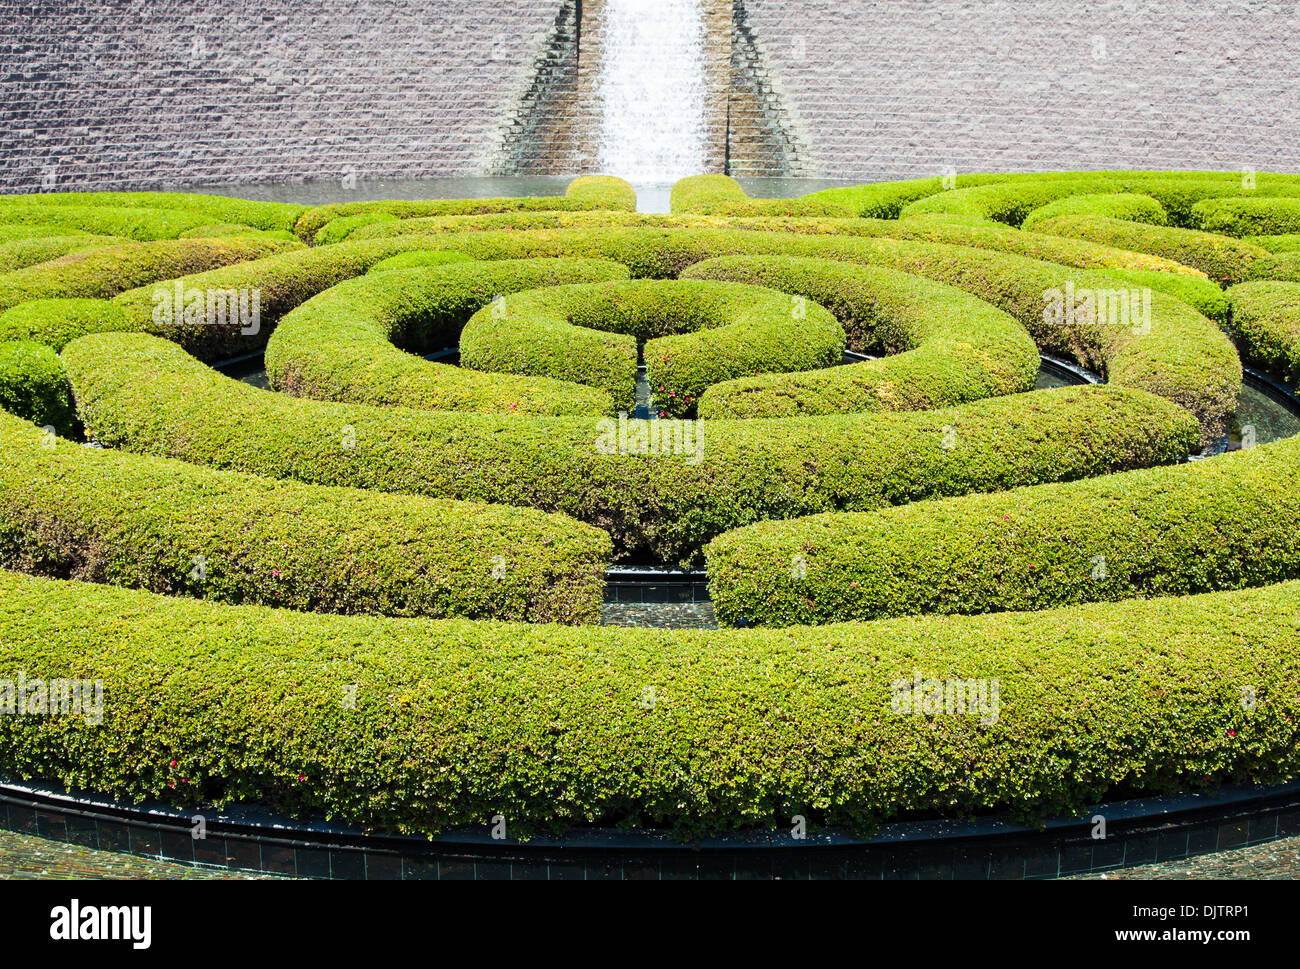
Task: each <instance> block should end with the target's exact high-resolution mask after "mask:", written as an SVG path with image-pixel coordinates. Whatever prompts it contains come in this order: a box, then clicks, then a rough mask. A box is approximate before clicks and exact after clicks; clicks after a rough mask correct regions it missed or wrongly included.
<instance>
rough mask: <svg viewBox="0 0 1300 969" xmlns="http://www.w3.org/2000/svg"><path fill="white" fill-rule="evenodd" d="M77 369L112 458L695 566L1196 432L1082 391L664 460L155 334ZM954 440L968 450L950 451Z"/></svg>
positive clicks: (839, 423)
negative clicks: (325, 380)
mask: <svg viewBox="0 0 1300 969" xmlns="http://www.w3.org/2000/svg"><path fill="white" fill-rule="evenodd" d="M63 361H64V365H65V367H66V368H67V370H68V375H69V379H70V380H71V382H72V386H73V390H74V392H75V394H76V399H77V405H78V408H79V411H80V414H81V417H82V420H83V421H84V422H85V423H86V426H87V429H88V430H89V431H90V432H91V433H92V434H93V435H94V437H95V438H96V439H97V440H98V441H100V442H101V443H102V444H104V445H105V446H108V447H120V448H123V449H127V450H131V451H135V452H139V453H145V454H153V455H157V456H162V457H173V458H180V459H182V460H186V461H190V462H191V463H194V464H203V465H209V466H214V467H219V468H224V469H230V470H238V471H247V472H252V473H254V474H261V475H265V476H268V477H275V478H292V479H296V480H300V481H306V482H310V483H315V484H329V485H336V486H346V487H358V488H369V489H373V490H379V491H392V492H401V493H409V494H422V495H427V496H431V497H443V498H459V499H465V500H472V501H486V502H492V503H499V504H510V505H526V506H530V507H535V508H539V509H541V510H544V511H560V512H564V513H566V514H568V515H571V516H572V517H574V518H577V519H579V520H581V521H587V522H590V523H592V524H596V525H599V526H600V527H601V528H603V529H605V530H606V531H608V532H609V533H610V535H611V537H612V538H613V540H614V545H615V550H616V551H617V552H620V553H631V552H635V551H638V550H642V549H644V550H649V551H651V552H653V553H654V554H655V555H656V556H657V557H658V558H659V559H660V560H661V561H683V562H688V561H691V560H693V559H694V558H695V557H696V555H697V554H698V550H699V549H700V548H702V547H703V545H704V544H705V543H706V542H707V541H708V540H709V539H711V538H713V537H714V536H715V535H718V534H720V533H722V532H724V531H727V530H729V529H731V528H735V527H738V526H740V525H745V524H749V523H751V522H755V521H761V520H763V519H766V518H791V517H796V516H799V515H808V514H813V513H816V512H823V511H833V510H837V509H847V510H863V509H867V508H877V507H880V506H882V505H887V504H896V503H901V502H907V501H916V500H919V499H922V498H927V497H937V496H940V495H954V494H965V493H968V492H972V491H989V490H996V489H1001V488H1008V487H1016V486H1019V485H1023V484H1031V483H1038V482H1044V481H1061V480H1069V479H1072V478H1077V477H1082V476H1088V475H1096V474H1107V473H1111V472H1114V471H1118V470H1123V469H1127V468H1133V467H1143V466H1146V465H1150V464H1158V463H1167V462H1170V461H1177V460H1180V459H1181V458H1183V457H1185V456H1186V454H1187V453H1188V451H1189V450H1190V449H1191V448H1192V447H1193V446H1194V443H1195V440H1196V438H1197V437H1198V436H1199V435H1198V432H1197V428H1196V425H1195V422H1194V420H1193V419H1192V418H1191V417H1190V416H1189V415H1188V414H1187V412H1186V411H1185V410H1183V409H1182V408H1180V407H1178V406H1176V405H1174V404H1171V403H1169V402H1167V401H1163V400H1161V399H1159V398H1157V397H1153V396H1151V395H1148V394H1144V393H1139V392H1134V391H1125V390H1122V389H1120V388H1116V387H1082V388H1070V389H1066V390H1058V391H1047V392H1042V393H1034V394H1021V395H1015V396H1014V397H1004V398H997V399H994V400H988V401H979V402H976V403H972V404H965V405H963V406H961V407H954V408H949V409H946V410H934V411H923V412H917V413H903V414H888V413H884V414H847V415H839V416H834V417H810V418H786V419H781V420H750V421H706V422H698V423H697V424H696V425H695V426H694V427H693V428H692V429H691V430H692V431H693V434H692V437H693V438H694V440H693V442H691V443H692V444H693V445H694V446H693V447H692V448H689V449H685V448H683V449H679V450H681V451H682V453H678V454H674V453H669V454H664V453H659V454H651V453H645V451H642V450H640V449H639V448H636V447H634V444H636V442H637V440H638V435H645V434H647V433H648V431H649V428H648V427H647V422H636V421H633V422H629V424H628V425H627V433H626V434H624V433H623V429H622V428H621V427H619V426H617V425H616V422H614V421H606V422H600V421H597V420H595V419H593V418H590V417H588V418H579V417H535V418H532V419H529V420H521V419H520V418H518V417H514V416H510V415H493V414H451V413H436V412H429V411H412V410H408V409H405V408H396V407H371V406H366V405H361V404H334V403H324V402H318V401H307V400H300V399H294V398H287V397H284V396H282V395H278V394H272V393H267V392H266V391H260V390H257V389H255V388H253V387H250V386H249V385H247V384H243V383H240V382H238V381H236V380H232V379H230V378H228V377H224V376H222V375H221V374H219V373H217V372H215V371H213V370H211V369H210V368H208V367H205V366H203V365H202V364H201V363H199V362H198V361H197V360H195V359H194V358H192V357H190V356H189V355H187V354H186V353H185V352H184V351H183V350H181V349H180V348H179V347H178V346H176V345H175V344H173V343H170V342H168V341H166V340H160V339H158V338H156V337H150V336H147V335H144V334H129V333H104V334H96V335H92V336H88V337H83V338H82V339H80V340H77V341H75V342H73V343H71V344H69V345H68V347H67V348H66V349H65V350H64V352H63ZM648 423H650V424H653V423H654V422H648ZM657 426H658V427H663V426H665V425H657ZM669 426H670V425H669ZM701 427H702V428H703V429H702V430H701ZM1031 428H1032V431H1031V430H1030V429H1031ZM670 430H671V426H670ZM611 433H613V434H615V435H616V436H617V437H618V438H619V440H618V441H617V442H614V441H609V435H610V434H611ZM656 433H658V432H656ZM952 436H955V438H956V439H960V440H961V441H962V446H961V447H957V448H946V447H945V446H944V442H945V440H947V439H949V437H952ZM684 437H685V432H683V443H685V440H684ZM602 440H604V441H606V442H608V443H609V444H610V445H614V444H617V445H618V446H617V447H614V446H610V447H602V446H601V442H602ZM640 440H643V441H647V444H648V440H647V438H645V437H642V438H640ZM344 442H349V444H350V446H347V447H345V446H344ZM625 442H626V443H625Z"/></svg>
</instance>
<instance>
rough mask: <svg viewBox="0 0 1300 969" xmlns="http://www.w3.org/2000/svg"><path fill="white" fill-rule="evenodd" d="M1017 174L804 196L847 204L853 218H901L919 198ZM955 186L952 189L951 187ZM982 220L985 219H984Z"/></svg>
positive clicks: (921, 180)
mask: <svg viewBox="0 0 1300 969" xmlns="http://www.w3.org/2000/svg"><path fill="white" fill-rule="evenodd" d="M1014 177H1015V176H1013V175H1001V174H997V175H990V174H982V175H954V176H947V177H944V176H936V177H934V178H911V179H906V180H903V181H897V182H874V183H872V184H870V185H853V186H849V187H845V188H828V189H823V190H822V191H820V192H813V193H811V194H809V195H805V196H803V198H804V199H805V200H808V201H818V202H826V203H830V204H832V205H846V206H848V208H849V213H850V214H851V215H854V216H857V217H859V218H865V219H897V218H898V217H899V216H900V215H901V214H902V211H903V209H904V208H906V207H907V205H908V204H909V203H911V202H915V201H917V200H918V199H923V198H927V197H929V196H931V195H937V194H939V193H941V192H945V191H950V190H952V189H961V188H972V187H974V186H977V185H991V184H996V183H998V182H1005V181H1009V180H1010V179H1012V178H1014ZM950 186H951V188H950ZM981 218H982V217H981Z"/></svg>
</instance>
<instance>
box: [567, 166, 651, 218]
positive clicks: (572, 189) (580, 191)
mask: <svg viewBox="0 0 1300 969" xmlns="http://www.w3.org/2000/svg"><path fill="white" fill-rule="evenodd" d="M564 194H565V196H566V197H567V198H570V199H576V200H578V201H581V202H588V203H590V204H591V206H592V207H593V208H595V209H600V210H609V211H621V212H635V211H636V189H634V188H633V187H632V184H631V183H630V182H628V181H625V180H624V179H621V178H618V177H616V176H613V175H583V176H581V177H579V178H575V179H574V180H573V181H571V182H570V183H569V186H568V188H566V189H565V190H564Z"/></svg>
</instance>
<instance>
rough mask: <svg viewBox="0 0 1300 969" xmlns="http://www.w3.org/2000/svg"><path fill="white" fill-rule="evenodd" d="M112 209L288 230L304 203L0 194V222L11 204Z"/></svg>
mask: <svg viewBox="0 0 1300 969" xmlns="http://www.w3.org/2000/svg"><path fill="white" fill-rule="evenodd" d="M28 205H37V206H41V207H43V208H46V209H48V210H51V211H52V210H53V209H52V207H59V206H73V207H81V208H113V209H131V208H143V209H167V210H172V211H177V210H179V211H185V212H189V213H192V214H194V215H196V216H199V217H201V218H202V219H203V220H204V222H206V223H209V224H213V223H227V224H235V225H243V226H251V227H252V228H255V229H269V230H275V229H291V228H293V224H294V222H295V221H297V219H298V216H300V215H301V214H302V213H303V212H304V211H306V209H307V206H305V205H300V204H298V203H296V202H259V201H255V200H253V199H241V198H231V197H229V196H225V195H196V194H192V193H188V192H48V193H42V194H38V195H6V196H3V197H0V221H9V220H8V219H7V218H5V213H6V211H7V209H8V208H9V207H11V206H15V207H18V208H23V207H25V206H28Z"/></svg>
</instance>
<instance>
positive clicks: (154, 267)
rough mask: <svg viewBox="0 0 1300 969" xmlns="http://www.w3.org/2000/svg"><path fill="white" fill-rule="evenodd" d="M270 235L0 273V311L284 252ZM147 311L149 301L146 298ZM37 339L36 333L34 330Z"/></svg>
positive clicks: (98, 294) (121, 250)
mask: <svg viewBox="0 0 1300 969" xmlns="http://www.w3.org/2000/svg"><path fill="white" fill-rule="evenodd" d="M286 245H288V244H287V243H283V242H278V241H276V240H274V239H253V238H233V237H232V238H226V239H171V240H165V241H161V242H136V243H128V244H126V245H121V246H108V247H103V248H95V249H90V250H87V251H84V252H73V253H70V254H68V255H66V256H60V257H59V258H57V259H52V260H50V261H49V262H43V263H41V264H39V265H36V266H31V267H29V268H27V269H21V270H18V271H17V272H11V273H5V274H4V275H3V276H0V311H4V310H7V309H9V308H10V307H13V306H17V305H18V304H19V303H24V302H27V301H28V300H34V299H53V298H67V297H76V298H89V299H107V298H108V297H111V296H115V295H116V294H118V293H121V292H123V291H124V290H128V289H132V288H134V287H138V286H148V285H150V284H152V283H157V282H161V281H162V280H166V279H174V278H176V277H178V276H185V275H188V274H190V273H198V272H203V271H204V270H208V269H214V268H216V267H218V266H229V265H232V264H235V263H242V262H245V261H246V260H249V259H258V258H261V257H264V256H267V255H270V254H272V253H276V252H282V251H284V249H285V247H286ZM149 306H150V315H151V316H152V312H153V301H152V300H150V304H149ZM32 338H33V339H37V340H39V339H40V334H39V333H33V334H32Z"/></svg>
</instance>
